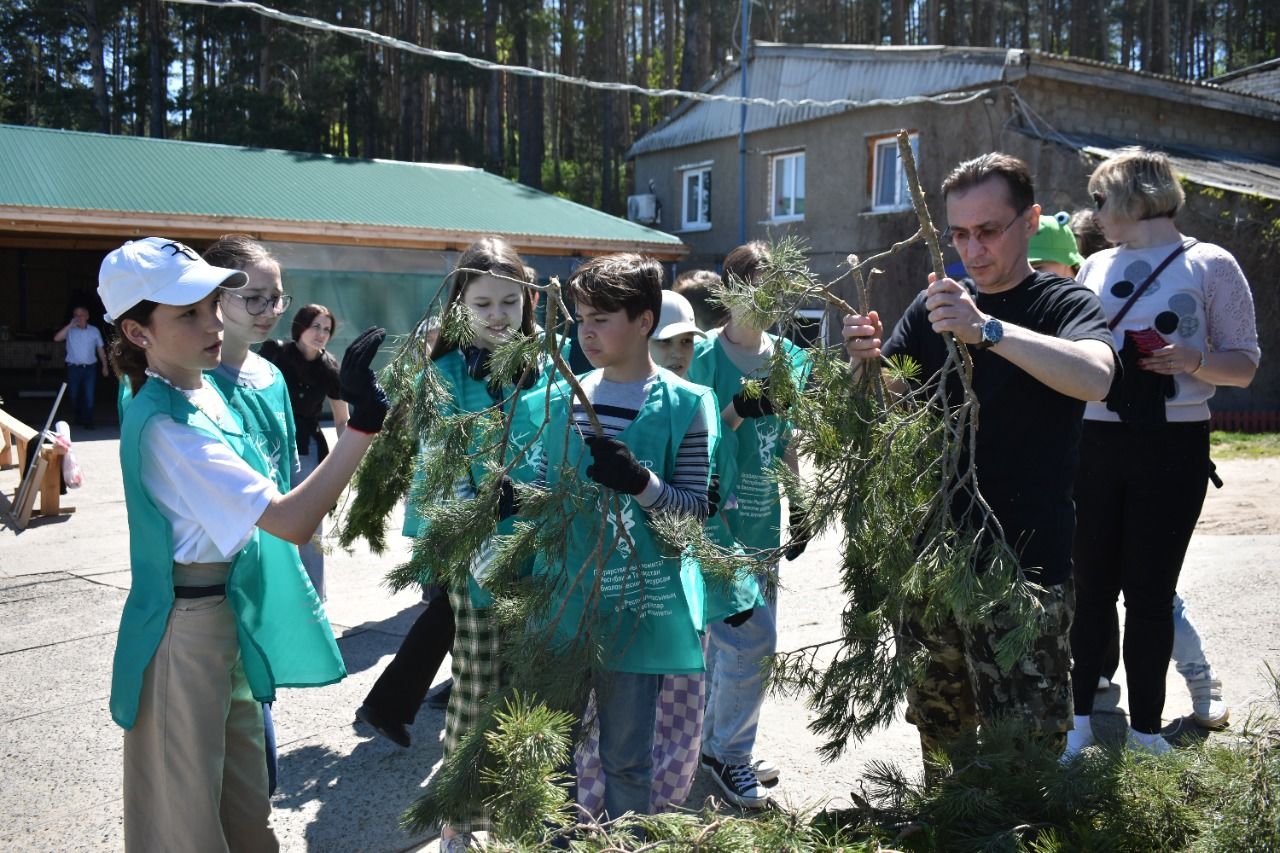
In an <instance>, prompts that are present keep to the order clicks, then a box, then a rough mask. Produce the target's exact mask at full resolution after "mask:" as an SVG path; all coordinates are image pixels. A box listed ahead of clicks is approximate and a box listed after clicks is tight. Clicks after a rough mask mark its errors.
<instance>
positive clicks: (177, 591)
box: [173, 583, 227, 598]
mask: <svg viewBox="0 0 1280 853" xmlns="http://www.w3.org/2000/svg"><path fill="white" fill-rule="evenodd" d="M226 594H227V585H226V584H225V583H219V584H214V585H213V586H175V587H174V588H173V597H174V598H208V597H210V596H213V595H226Z"/></svg>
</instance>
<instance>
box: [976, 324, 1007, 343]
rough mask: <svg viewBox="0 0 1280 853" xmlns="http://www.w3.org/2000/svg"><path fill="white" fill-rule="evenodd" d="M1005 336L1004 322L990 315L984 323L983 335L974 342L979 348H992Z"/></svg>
mask: <svg viewBox="0 0 1280 853" xmlns="http://www.w3.org/2000/svg"><path fill="white" fill-rule="evenodd" d="M1003 338H1004V324H1003V323H1001V322H1000V321H999V320H997V319H996V318H995V317H988V318H987V322H985V323H983V324H982V337H981V339H979V341H978V342H977V343H976V344H974V346H975V347H976V348H977V349H991V348H992V347H993V346H995V345H996V344H998V343H1000V341H1001V340H1002V339H1003Z"/></svg>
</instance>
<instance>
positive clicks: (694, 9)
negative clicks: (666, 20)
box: [680, 0, 710, 92]
mask: <svg viewBox="0 0 1280 853" xmlns="http://www.w3.org/2000/svg"><path fill="white" fill-rule="evenodd" d="M707 15H708V10H707V0H685V4H684V54H683V55H682V56H681V57H680V88H681V89H683V90H685V91H686V92H695V91H697V90H698V88H699V87H700V86H701V85H702V84H703V82H704V81H705V80H706V79H707V77H708V76H709V75H708V73H707V69H706V68H704V66H703V55H704V54H706V53H707V52H708V50H709V49H710V45H708V44H705V43H704V36H705V33H706V31H707V27H706V24H707Z"/></svg>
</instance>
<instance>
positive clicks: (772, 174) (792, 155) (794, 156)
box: [768, 148, 809, 222]
mask: <svg viewBox="0 0 1280 853" xmlns="http://www.w3.org/2000/svg"><path fill="white" fill-rule="evenodd" d="M804 153H805V152H804V149H803V148H801V149H800V150H798V151H797V150H791V151H785V152H780V153H778V154H773V155H771V156H770V157H769V196H768V199H769V202H768V203H769V216H768V221H769V222H803V221H804V212H803V211H801V212H800V213H796V212H795V209H796V187H795V179H796V166H795V165H794V164H793V165H792V166H791V168H790V170H787V169H785V168H784V170H783V174H784V176H785V175H787V172H788V171H790V178H791V192H790V194H789V195H788V197H787V200H788V202H789V203H790V207H791V211H792V212H791V213H781V214H780V213H778V211H777V209H776V208H775V207H774V201H775V197H776V195H777V194H776V193H775V192H774V189H775V187H774V184H775V182H776V181H777V174H778V164H779V163H783V162H786V161H787V160H791V161H793V163H794V161H800V162H803V161H804ZM808 171H809V170H808V168H806V169H805V174H806V175H807V174H808ZM784 180H785V178H784ZM805 198H806V199H807V198H808V194H807V193H806V194H805Z"/></svg>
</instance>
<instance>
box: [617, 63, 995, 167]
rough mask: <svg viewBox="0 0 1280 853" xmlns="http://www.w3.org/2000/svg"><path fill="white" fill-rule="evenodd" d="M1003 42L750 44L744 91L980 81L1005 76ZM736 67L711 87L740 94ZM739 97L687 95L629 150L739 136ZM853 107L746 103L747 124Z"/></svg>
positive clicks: (932, 87) (865, 94)
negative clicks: (962, 44) (977, 45)
mask: <svg viewBox="0 0 1280 853" xmlns="http://www.w3.org/2000/svg"><path fill="white" fill-rule="evenodd" d="M1006 53H1007V51H1005V50H1004V49H1003V48H956V47H930V46H923V47H888V48H886V47H874V46H870V47H869V46H865V45H803V46H789V45H773V44H761V43H758V42H757V43H755V44H754V45H752V56H751V62H750V68H749V69H748V72H747V85H748V90H747V94H748V95H749V96H750V97H755V98H768V99H771V100H776V99H782V98H786V99H793V100H794V99H800V98H811V99H814V100H821V101H829V100H836V99H842V98H843V99H849V100H854V101H871V100H881V99H893V98H907V97H913V96H919V95H935V94H940V93H943V92H950V91H955V90H962V89H973V88H981V87H982V86H986V85H989V84H992V83H998V82H1000V80H1001V76H1002V69H1003V68H1004V62H1005V56H1006ZM741 86H742V84H741V82H740V77H739V71H738V69H737V68H736V67H735V68H734V69H733V70H732V71H730V72H729V73H727V74H726V76H724V77H723V78H721V79H720V80H719V81H718V82H717V83H715V84H714V85H712V86H710V87H708V89H709V91H710V92H711V93H713V94H724V95H739V94H741ZM740 109H741V107H739V106H738V105H737V104H730V103H722V102H714V101H713V102H689V103H688V106H687V107H686V108H685V109H682V110H677V112H676V113H674V114H673V115H672V116H671V118H670V119H668V120H667V121H666V122H664V123H662V124H660V125H658V126H657V127H655V128H654V129H653V130H651V131H650V132H649V133H647V134H645V135H644V136H643V137H641V138H640V139H639V140H637V141H636V143H635V144H634V145H632V146H631V150H630V151H628V152H627V157H634V156H636V155H638V154H645V153H648V152H650V151H660V150H663V149H666V148H678V147H680V146H683V145H690V144H692V143H695V142H704V141H706V140H709V139H723V138H725V137H730V136H736V135H737V133H738V122H739V116H740ZM849 109H852V108H851V107H760V106H751V107H748V108H747V132H748V133H753V132H755V131H759V130H766V129H769V128H774V127H782V126H785V125H789V124H798V123H800V122H805V121H812V120H813V119H816V118H822V117H825V116H830V115H835V114H837V113H840V112H845V111H847V110H849Z"/></svg>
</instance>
